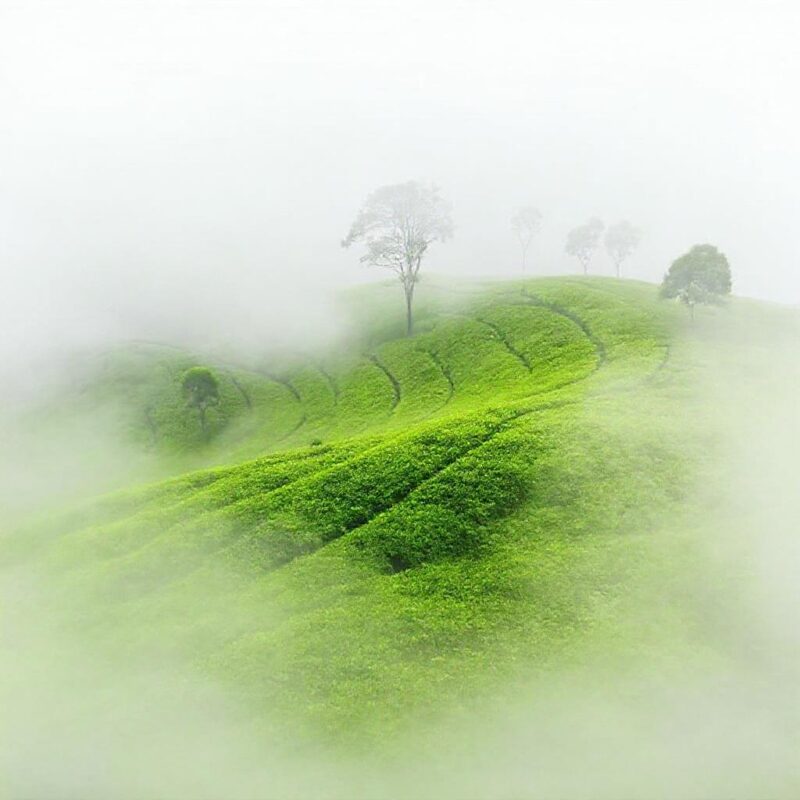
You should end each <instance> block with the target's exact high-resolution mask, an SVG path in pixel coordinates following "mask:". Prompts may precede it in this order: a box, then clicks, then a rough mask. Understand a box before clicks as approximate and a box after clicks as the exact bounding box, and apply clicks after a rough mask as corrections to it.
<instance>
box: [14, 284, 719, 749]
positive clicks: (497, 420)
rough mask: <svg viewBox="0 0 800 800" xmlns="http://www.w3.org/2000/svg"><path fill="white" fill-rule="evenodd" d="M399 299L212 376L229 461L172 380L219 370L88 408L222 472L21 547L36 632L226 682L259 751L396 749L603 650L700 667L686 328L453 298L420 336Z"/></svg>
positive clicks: (59, 527)
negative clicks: (683, 525) (275, 359)
mask: <svg viewBox="0 0 800 800" xmlns="http://www.w3.org/2000/svg"><path fill="white" fill-rule="evenodd" d="M390 290H391V291H390ZM370 293H372V294H371V295H370ZM396 294H397V293H396V291H394V287H393V286H392V287H389V288H387V289H385V290H384V289H374V288H373V289H370V290H364V296H365V297H370V298H371V302H370V303H369V304H368V305H366V307H367V308H368V311H367V312H366V313H364V314H362V322H361V328H360V333H359V337H360V338H358V340H357V344H356V345H353V346H352V347H350V348H349V349H348V350H347V351H346V352H343V353H342V354H341V355H340V356H330V355H329V356H328V357H326V358H325V359H321V358H319V359H318V358H312V357H305V358H301V357H298V358H296V359H294V360H293V361H291V362H285V363H283V364H280V365H271V366H270V365H265V366H259V367H254V366H253V365H248V366H243V365H231V364H223V363H209V364H208V365H209V366H211V368H212V369H214V370H215V372H216V373H217V375H218V376H219V378H220V380H221V385H222V402H221V404H220V406H219V409H218V410H217V411H215V412H213V413H214V415H215V416H214V417H213V418H212V421H211V429H212V435H211V437H210V438H209V439H208V440H206V439H204V438H203V437H201V436H200V434H199V431H198V429H197V426H196V419H195V418H194V417H193V416H192V414H191V412H190V411H189V410H187V409H185V408H183V407H182V404H181V402H180V395H179V392H178V383H177V379H176V377H175V376H176V375H179V374H180V372H181V370H182V369H185V368H186V367H188V366H191V365H192V364H195V363H198V359H197V357H196V356H192V355H188V354H182V353H179V352H174V351H171V350H169V349H168V348H163V347H156V346H154V345H136V346H134V347H131V348H130V349H129V350H126V351H123V352H117V353H115V354H112V355H109V356H106V358H107V362H106V363H105V365H104V367H103V370H102V371H101V372H100V373H99V375H100V378H99V379H98V380H97V382H96V383H95V384H94V385H93V386H92V387H91V388H90V389H89V390H88V394H86V393H85V394H84V397H83V399H82V400H81V402H95V401H97V402H100V401H101V400H100V399H102V398H105V397H109V396H114V395H115V393H117V395H124V396H125V397H126V398H127V400H126V402H127V403H128V406H127V411H126V414H127V415H128V416H127V417H126V419H127V423H126V424H127V425H128V427H127V428H126V430H127V431H128V432H129V433H130V432H131V431H132V434H131V435H132V436H133V437H134V438H135V439H137V441H139V442H140V443H141V446H142V447H149V448H155V449H156V451H157V452H159V448H160V452H163V453H164V458H165V459H168V458H169V457H171V455H170V453H173V454H174V452H176V451H179V452H181V453H183V454H184V455H183V457H185V458H188V457H192V458H197V459H198V461H201V462H205V463H212V464H214V466H210V467H207V468H205V469H202V470H199V471H191V472H188V473H186V474H181V475H179V476H176V477H173V478H170V479H168V480H165V481H163V482H157V483H153V484H148V485H144V486H138V487H135V488H131V489H128V490H125V491H120V492H116V493H113V494H109V495H106V496H103V497H101V498H99V499H97V500H93V501H91V502H87V503H83V504H81V505H79V506H77V507H73V508H72V509H70V510H68V511H65V512H62V513H59V514H55V515H49V516H48V517H47V518H46V519H39V520H36V521H34V522H30V523H28V524H26V525H24V526H23V527H21V528H18V529H17V530H15V531H13V532H9V533H7V534H6V536H5V537H4V542H3V552H4V561H5V563H6V573H7V574H11V575H13V576H15V578H14V580H15V582H16V583H15V586H16V587H17V590H18V591H19V592H20V595H21V597H22V598H23V600H22V601H21V602H20V603H19V604H18V608H17V611H16V615H17V617H18V619H19V620H20V621H21V622H20V625H21V626H23V625H24V623H23V622H22V621H23V620H25V619H26V615H36V617H37V618H38V619H39V620H42V621H44V622H43V623H42V624H43V625H45V626H46V630H52V631H53V632H54V636H53V640H54V641H56V640H58V639H59V638H60V637H64V636H65V635H66V636H67V637H68V639H69V641H70V642H75V641H77V642H80V643H81V644H80V648H81V649H84V650H88V651H89V652H92V653H95V654H96V656H95V657H96V658H98V659H100V660H101V661H102V662H103V663H105V664H108V665H109V669H110V670H111V671H113V670H114V669H115V667H114V665H121V667H120V668H124V669H125V670H126V671H127V670H134V671H135V670H136V669H137V668H141V669H142V670H147V669H149V668H151V666H152V665H153V663H157V664H170V665H174V667H171V668H170V669H171V671H172V672H171V674H175V675H180V674H187V675H194V676H197V675H199V676H202V677H203V679H204V680H205V679H208V680H210V681H212V682H213V683H214V685H217V686H222V687H224V690H225V692H226V693H228V694H229V695H230V696H231V697H233V698H235V703H236V706H237V708H239V709H243V710H244V713H245V716H246V717H247V718H248V720H250V722H251V723H252V724H253V725H255V726H256V728H257V729H258V730H259V731H260V735H261V734H263V735H265V736H268V737H269V736H271V737H276V738H278V739H283V740H287V739H288V740H291V741H316V742H319V741H322V742H325V743H326V746H328V745H331V744H332V743H336V744H335V746H336V747H345V748H355V750H356V751H358V750H359V749H360V748H364V747H366V748H368V749H369V750H371V751H373V752H374V751H375V750H376V749H377V750H382V749H385V750H386V751H387V752H391V751H392V748H393V747H394V744H393V743H394V742H396V741H398V740H399V738H402V737H403V736H404V735H406V733H408V731H410V730H413V729H414V726H418V725H419V720H420V718H423V719H424V718H426V716H428V715H431V716H435V715H436V714H437V713H438V711H444V710H450V711H452V709H453V708H457V709H461V710H462V711H464V713H466V710H467V709H469V708H470V707H471V705H472V704H473V703H479V702H480V698H481V697H486V696H489V695H491V693H492V691H493V690H494V688H495V687H497V686H501V685H509V684H510V683H513V682H514V681H517V680H522V679H524V678H526V677H530V676H531V675H535V674H545V675H546V674H548V672H549V671H550V670H553V669H556V668H557V667H558V665H561V667H559V668H563V666H564V665H565V664H569V663H580V662H581V661H582V659H583V658H584V657H585V653H586V652H587V649H590V650H591V649H593V648H597V647H599V648H600V651H602V654H603V656H602V657H603V663H607V664H610V665H613V664H614V663H615V658H616V657H617V656H619V654H621V653H625V654H627V655H626V658H627V657H629V656H630V654H631V652H634V653H646V652H649V648H650V647H651V644H652V642H654V641H662V640H663V637H664V636H667V638H668V639H669V641H670V648H671V654H670V659H680V658H681V655H679V654H686V653H689V652H691V651H692V647H693V643H694V641H695V640H694V636H695V633H696V631H695V630H694V629H693V627H692V625H691V624H689V623H688V620H689V619H690V618H691V615H692V613H693V607H694V606H693V603H694V602H695V598H694V596H693V595H692V594H691V592H687V586H688V585H689V584H690V583H691V579H692V575H693V570H694V569H696V555H697V554H696V552H695V551H693V550H692V545H691V542H690V539H691V534H690V533H686V532H681V533H676V531H675V520H676V519H679V518H681V516H682V515H684V514H691V512H692V508H694V507H695V506H694V505H693V504H696V503H698V502H700V501H699V500H698V499H697V497H696V496H695V494H694V491H695V488H696V487H695V475H696V473H697V471H698V470H699V469H701V467H702V463H703V459H704V458H705V455H704V454H705V453H706V448H707V445H708V442H709V441H710V434H709V436H708V437H705V438H704V435H703V433H702V425H701V424H700V423H697V424H695V422H693V421H692V419H691V414H690V413H689V409H691V408H692V402H693V401H692V393H691V390H690V388H689V387H690V381H689V379H688V377H687V376H691V374H693V370H695V369H697V368H698V367H697V358H698V357H697V354H696V351H694V350H692V347H691V345H690V343H688V342H687V337H686V336H685V334H684V333H682V331H684V330H685V328H686V325H687V322H686V320H685V318H684V316H683V315H682V314H681V309H679V308H676V307H675V306H673V305H669V304H664V303H661V302H659V301H658V300H657V299H656V298H655V291H654V288H653V287H652V286H650V285H646V284H639V283H636V282H630V281H612V280H605V279H586V280H581V279H577V278H570V279H566V278H564V279H542V280H533V281H528V282H526V283H500V284H491V285H490V284H487V285H481V286H472V287H467V288H466V289H465V288H463V287H462V288H461V289H460V290H458V291H457V290H455V289H453V288H449V287H446V286H432V287H431V288H430V290H429V291H427V292H426V293H423V297H422V298H421V300H422V302H421V305H420V312H419V317H418V328H417V332H416V334H415V336H413V337H412V338H410V339H406V338H403V337H402V336H401V335H400V332H401V331H402V319H401V317H400V315H399V314H398V313H397V311H398V310H399V308H397V309H396V308H395V306H398V305H399V304H398V303H397V297H396ZM388 309H391V311H389V310H388ZM710 313H713V312H710ZM126 381H127V382H129V383H130V384H131V385H132V386H133V387H134V388H133V389H130V388H129V387H128V384H126ZM121 387H122V388H121ZM123 389H124V391H123ZM87 397H88V398H90V400H89V401H87ZM98 398H100V399H98ZM676 430H677V431H680V433H677V434H676ZM126 435H127V434H126ZM187 454H188V455H187ZM170 463H172V464H174V463H176V462H174V461H172V462H170ZM20 586H23V587H26V588H25V589H24V591H23V590H19V587H20ZM43 586H45V587H46V589H42V587H43ZM654 587H655V588H654ZM654 591H657V592H658V596H659V601H658V603H655V604H654V605H653V606H652V608H649V611H648V614H647V616H646V618H639V616H638V615H637V609H639V608H641V606H642V604H643V603H646V602H647V598H648V597H649V598H651V599H652V593H653V592H654ZM632 620H635V624H634V623H633V622H632ZM56 632H57V634H58V635H56ZM23 646H24V645H23ZM581 654H584V655H581ZM676 654H678V655H676ZM39 656H40V657H41V658H44V659H45V661H46V660H47V659H53V662H54V663H60V662H61V660H62V659H64V658H65V655H64V653H63V652H59V649H58V648H55V649H54V650H53V651H52V652H49V653H47V654H46V655H45V656H42V655H41V654H39ZM620 657H621V656H620ZM122 665H124V666H122ZM137 665H138V666H137ZM73 678H74V676H73ZM71 679H72V678H71ZM437 710H438V711H437Z"/></svg>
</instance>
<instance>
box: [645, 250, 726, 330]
mask: <svg viewBox="0 0 800 800" xmlns="http://www.w3.org/2000/svg"><path fill="white" fill-rule="evenodd" d="M730 292H731V268H730V265H729V264H728V259H727V258H726V257H725V255H724V254H723V253H721V252H720V251H719V250H718V249H717V248H716V247H714V246H713V245H710V244H697V245H695V246H694V247H693V248H692V249H691V250H689V252H688V253H685V254H684V255H682V256H681V257H680V258H678V259H676V260H675V261H673V262H672V265H671V266H670V268H669V270H668V271H667V274H666V275H665V276H664V280H663V282H662V284H661V290H660V293H661V296H662V297H666V298H672V297H677V298H678V299H679V300H680V301H681V302H682V303H683V304H684V305H685V306H686V307H687V308H688V309H689V313H690V315H691V317H692V319H694V307H695V306H696V305H697V304H698V303H704V304H710V303H719V302H720V301H721V300H722V298H723V297H725V296H726V295H728V294H730Z"/></svg>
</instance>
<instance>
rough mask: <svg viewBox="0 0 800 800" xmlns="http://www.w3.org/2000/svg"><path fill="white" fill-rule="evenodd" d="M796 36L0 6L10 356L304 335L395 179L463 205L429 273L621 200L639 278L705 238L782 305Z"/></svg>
mask: <svg viewBox="0 0 800 800" xmlns="http://www.w3.org/2000/svg"><path fill="white" fill-rule="evenodd" d="M799 31H800V4H797V3H788V2H785V3H783V2H752V3H741V2H740V3H736V2H686V3H681V2H675V0H672V2H649V3H648V2H643V1H642V0H640V2H623V1H622V0H615V1H614V2H574V1H573V2H552V3H539V2H535V1H531V0H529V1H528V2H501V1H500V0H495V2H487V1H485V0H475V1H474V2H468V1H467V0H464V1H463V2H456V1H455V0H427V2H419V1H418V0H413V1H412V2H403V3H400V2H385V1H384V0H370V2H366V1H364V2H361V1H359V2H356V1H355V0H329V1H328V2H323V1H322V0H303V1H302V2H301V0H296V1H295V2H287V1H286V0H266V1H265V2H242V1H241V0H224V1H223V0H219V2H208V0H205V1H204V0H197V1H196V2H177V1H176V0H158V1H157V2H149V1H145V0H137V2H114V0H102V2H88V0H72V1H71V2H56V1H55V0H53V1H51V2H44V1H43V0H0V270H2V273H3V277H4V281H3V290H2V293H1V294H0V315H2V316H1V317H0V319H2V325H3V343H4V344H0V358H7V357H8V355H7V354H8V352H9V351H11V350H13V351H15V352H16V353H17V357H19V354H20V353H23V352H25V351H26V350H27V349H28V348H39V349H41V348H46V347H47V346H48V344H49V343H51V342H53V341H59V342H62V343H63V342H65V341H73V340H76V341H77V340H85V339H87V338H88V339H91V338H92V337H97V338H103V337H105V336H107V335H109V334H113V335H150V336H167V337H172V338H177V337H178V336H179V335H181V334H182V333H183V332H185V331H187V330H190V329H191V330H198V329H201V328H203V326H204V325H206V326H208V327H210V328H211V329H212V332H213V333H214V335H226V336H229V337H230V338H233V339H234V340H235V339H237V338H240V337H243V338H247V337H248V336H252V335H256V336H280V335H291V336H302V335H303V334H304V332H306V331H308V330H309V327H310V326H311V327H313V319H314V318H315V316H319V317H322V316H324V314H325V310H324V306H323V305H322V304H321V301H319V302H318V301H317V300H314V299H312V297H315V295H313V296H312V295H305V296H304V297H305V298H306V300H305V301H304V302H308V303H309V306H308V307H307V308H306V307H303V306H301V305H298V299H297V298H298V291H299V289H300V287H301V286H302V285H310V286H318V285H333V284H336V283H339V282H341V281H345V282H349V281H352V280H360V279H363V278H364V277H365V275H364V271H363V269H362V268H360V267H359V266H358V265H357V253H355V252H352V251H342V250H341V249H340V248H339V247H338V242H339V239H340V238H341V237H342V236H343V235H344V233H345V232H346V229H347V227H348V225H349V222H350V220H351V218H352V216H353V214H354V213H355V211H356V210H357V208H358V205H359V203H360V201H361V200H362V198H363V197H364V196H365V195H366V194H367V193H368V192H369V191H370V190H371V189H373V188H375V187H376V186H378V185H381V184H383V183H387V182H394V181H400V180H406V179H409V178H420V179H426V180H433V181H435V182H437V183H438V184H439V185H440V186H441V187H442V188H443V190H444V192H445V193H446V194H447V195H448V196H449V197H450V199H451V200H452V202H453V205H454V211H455V221H456V226H457V231H456V238H455V239H454V241H453V242H451V243H449V244H447V245H446V246H444V247H441V248H439V249H437V250H436V251H432V252H431V257H430V262H429V264H428V265H427V268H428V269H430V270H436V271H439V272H447V273H450V274H453V275H457V274H465V275H466V274H469V275H472V274H481V275H497V276H500V275H507V274H511V273H513V272H515V270H516V269H517V253H516V249H515V243H514V241H513V239H512V237H511V234H510V231H509V225H508V219H509V216H510V214H511V212H512V210H513V207H514V206H515V205H517V204H520V203H532V204H534V205H536V206H538V207H539V208H540V210H541V211H542V214H543V217H544V221H543V230H542V233H541V235H540V237H539V238H538V239H537V240H536V242H535V244H534V250H535V251H534V253H533V262H534V267H535V268H536V269H539V270H541V271H543V272H548V273H559V272H564V271H568V270H573V269H575V265H574V264H571V263H570V261H569V260H568V258H567V257H566V256H565V255H564V254H563V243H564V239H565V236H566V232H567V230H568V229H569V228H570V227H572V226H573V225H575V224H578V223H581V222H583V221H585V219H586V218H588V217H589V216H593V215H597V216H600V217H601V218H602V219H604V220H605V221H606V222H615V221H617V220H619V219H621V218H627V219H629V220H630V221H631V222H633V223H634V224H636V225H638V226H639V227H641V228H642V229H643V231H644V234H645V239H644V241H643V244H642V247H641V249H640V251H639V252H638V253H637V254H636V256H635V257H634V258H633V259H632V260H631V263H630V265H629V273H630V274H631V275H633V276H637V277H643V278H648V279H653V280H655V279H658V278H659V277H660V275H661V274H662V273H663V271H664V270H665V269H666V267H667V266H668V264H669V262H670V261H671V260H672V259H673V258H675V257H676V256H677V255H679V254H680V253H681V252H683V251H684V250H685V249H687V248H688V247H689V246H690V245H692V244H693V243H696V242H699V241H710V242H712V243H714V244H717V245H718V246H719V247H720V248H721V249H722V250H723V251H725V252H726V253H727V254H728V256H729V258H730V260H731V263H732V268H733V271H734V278H735V290H736V291H737V292H738V293H740V294H748V295H754V296H758V297H763V298H768V299H774V300H779V301H783V302H791V303H796V302H798V301H799V300H800V271H798V262H799V261H800V259H798V250H799V249H800V247H799V246H798V237H797V236H796V235H795V221H796V218H797V216H798V206H799V205H800V204H798V199H800V197H799V195H800V189H799V188H798V187H800V156H799V155H798V142H800V111H799V110H798V94H799V92H798V90H799V89H800V56H798V47H797V34H798V32H799ZM593 268H594V270H595V271H597V272H603V273H608V272H610V269H611V267H610V264H609V263H608V261H607V259H606V258H605V257H604V256H598V258H597V259H596V262H595V264H594V266H593ZM379 277H383V276H379ZM309 318H310V319H311V320H312V322H311V323H309ZM198 320H201V321H204V320H208V321H209V322H202V323H198ZM323 327H324V326H323ZM279 331H280V333H279ZM4 345H5V346H4Z"/></svg>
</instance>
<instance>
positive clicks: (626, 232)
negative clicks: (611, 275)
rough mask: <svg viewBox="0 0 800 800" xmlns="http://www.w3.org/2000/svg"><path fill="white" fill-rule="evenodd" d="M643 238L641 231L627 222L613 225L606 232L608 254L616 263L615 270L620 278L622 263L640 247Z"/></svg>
mask: <svg viewBox="0 0 800 800" xmlns="http://www.w3.org/2000/svg"><path fill="white" fill-rule="evenodd" d="M641 238H642V235H641V233H640V232H639V230H638V229H636V228H634V227H633V225H631V224H630V222H627V221H625V220H623V221H622V222H618V223H617V224H616V225H612V226H611V227H610V228H609V229H608V230H607V231H606V236H605V246H606V252H607V253H608V255H609V257H610V258H611V260H612V261H613V262H614V270H615V272H616V275H617V277H618V278H619V277H620V276H621V271H622V263H623V262H624V261H626V260H627V259H628V258H629V257H630V255H631V253H633V251H634V250H635V249H636V248H637V247H638V246H639V242H640V241H641Z"/></svg>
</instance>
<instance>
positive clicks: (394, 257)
mask: <svg viewBox="0 0 800 800" xmlns="http://www.w3.org/2000/svg"><path fill="white" fill-rule="evenodd" d="M452 235H453V221H452V218H451V212H450V204H449V203H448V202H447V201H446V200H445V199H444V198H443V197H442V196H441V194H440V193H439V189H438V188H437V187H436V186H427V185H425V184H423V183H419V182H418V181H407V182H406V183H397V184H392V185H389V186H381V187H380V188H379V189H376V190H375V191H374V192H372V194H370V195H369V196H368V197H367V199H366V200H365V201H364V204H363V205H362V207H361V210H360V211H359V212H358V215H357V216H356V219H355V221H354V222H353V224H352V225H351V226H350V231H349V233H348V234H347V236H346V237H345V238H344V239H343V240H342V247H350V246H351V245H353V244H355V243H356V242H363V243H364V244H365V245H366V252H365V253H364V255H363V256H361V259H360V260H361V262H362V263H363V264H368V265H370V266H373V267H383V268H384V269H390V270H392V272H394V273H395V275H397V277H398V279H399V280H400V283H401V284H402V286H403V292H404V293H405V298H406V330H407V333H408V334H409V335H410V334H411V331H412V327H413V316H412V303H413V299H414V288H415V286H416V284H417V281H418V280H419V270H420V267H421V265H422V259H423V257H424V256H425V253H426V252H427V250H428V247H429V246H430V245H431V244H432V243H433V242H437V241H438V242H444V241H447V240H448V239H449V238H451V237H452Z"/></svg>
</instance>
